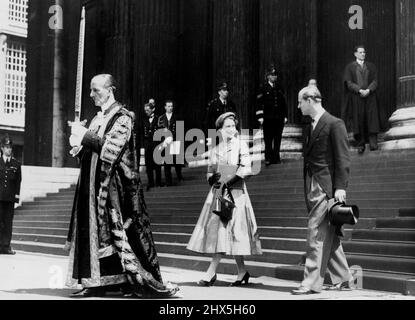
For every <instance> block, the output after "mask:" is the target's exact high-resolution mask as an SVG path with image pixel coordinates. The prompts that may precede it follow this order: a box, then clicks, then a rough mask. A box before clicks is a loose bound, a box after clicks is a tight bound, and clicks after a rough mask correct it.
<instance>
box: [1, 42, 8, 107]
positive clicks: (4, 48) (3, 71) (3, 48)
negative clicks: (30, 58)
mask: <svg viewBox="0 0 415 320" xmlns="http://www.w3.org/2000/svg"><path fill="white" fill-rule="evenodd" d="M6 52H7V36H6V35H5V34H0V114H1V113H3V108H4V88H5V82H6V78H5V75H6Z"/></svg>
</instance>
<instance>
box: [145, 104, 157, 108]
mask: <svg viewBox="0 0 415 320" xmlns="http://www.w3.org/2000/svg"><path fill="white" fill-rule="evenodd" d="M145 107H149V108H150V109H155V108H156V106H155V105H154V104H152V103H146V104H145V105H144V108H145Z"/></svg>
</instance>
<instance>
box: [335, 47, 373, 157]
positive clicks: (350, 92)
mask: <svg viewBox="0 0 415 320" xmlns="http://www.w3.org/2000/svg"><path fill="white" fill-rule="evenodd" d="M354 55H355V57H356V60H355V61H353V62H351V63H349V64H348V65H347V66H346V68H345V70H344V75H343V84H344V90H345V94H344V100H343V106H342V118H343V120H344V121H345V122H346V124H347V125H348V126H349V127H350V129H351V131H352V132H353V134H354V138H355V140H356V143H357V144H356V145H357V147H358V152H359V153H360V154H362V153H363V152H364V151H365V144H366V142H367V141H368V140H369V147H370V150H371V151H373V150H377V149H378V143H377V134H378V132H379V111H378V102H377V97H376V89H377V87H378V74H377V70H376V67H375V65H374V64H373V63H370V62H367V61H365V58H366V51H365V47H364V46H362V45H358V46H356V47H355V51H354Z"/></svg>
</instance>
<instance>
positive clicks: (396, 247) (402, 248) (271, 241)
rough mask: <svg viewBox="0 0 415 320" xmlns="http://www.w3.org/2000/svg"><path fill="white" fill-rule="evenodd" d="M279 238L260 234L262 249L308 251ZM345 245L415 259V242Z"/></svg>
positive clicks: (171, 235)
mask: <svg viewBox="0 0 415 320" xmlns="http://www.w3.org/2000/svg"><path fill="white" fill-rule="evenodd" d="M153 234H154V239H155V240H156V241H158V242H165V243H171V244H173V243H182V244H187V243H188V242H189V240H190V236H191V234H190V233H178V232H153ZM278 236H279V235H274V236H273V237H269V236H263V235H262V234H260V237H261V245H262V248H263V249H267V250H278V251H281V250H282V251H301V252H305V251H306V250H307V247H306V239H305V238H281V237H278ZM343 245H344V251H345V252H347V253H360V254H371V255H376V254H377V255H387V256H400V257H415V242H413V243H408V242H394V243H392V242H373V241H344V242H343ZM414 272H415V270H414Z"/></svg>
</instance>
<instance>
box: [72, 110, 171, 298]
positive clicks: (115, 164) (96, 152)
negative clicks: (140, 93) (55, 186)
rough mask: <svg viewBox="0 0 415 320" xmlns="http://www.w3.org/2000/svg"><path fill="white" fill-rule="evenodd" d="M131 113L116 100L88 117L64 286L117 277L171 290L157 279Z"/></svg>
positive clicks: (100, 283) (116, 279)
mask: <svg viewBox="0 0 415 320" xmlns="http://www.w3.org/2000/svg"><path fill="white" fill-rule="evenodd" d="M134 132H135V130H134V114H133V113H131V112H128V111H127V110H126V109H125V108H123V107H122V106H121V105H120V104H119V103H118V102H116V103H114V104H113V105H112V106H111V107H110V108H109V109H108V110H106V111H105V113H104V114H102V113H100V112H99V113H98V115H97V116H96V117H95V118H94V119H93V120H92V122H91V124H90V127H89V130H88V131H87V133H86V134H85V136H84V138H83V140H82V150H81V151H80V152H79V154H78V156H79V158H80V161H81V166H80V176H79V180H78V184H77V187H76V193H75V198H74V204H73V209H72V217H71V224H70V229H69V233H68V239H67V240H68V243H69V244H70V246H69V247H70V254H69V270H68V279H67V285H68V286H75V285H77V284H81V285H82V286H83V287H98V286H105V285H113V284H120V283H126V282H128V283H130V284H133V285H134V288H135V291H141V292H142V291H143V290H144V292H147V293H148V292H149V291H150V292H157V293H167V294H172V293H174V292H173V291H175V290H172V289H171V288H170V289H168V288H166V286H165V285H164V284H163V282H162V278H161V274H160V268H159V262H158V259H157V254H156V250H155V247H154V241H153V237H152V233H151V230H150V221H149V217H148V214H147V212H146V204H145V202H144V196H143V191H142V188H141V182H140V177H139V174H138V172H139V169H138V168H139V166H138V161H137V153H136V137H135V134H134Z"/></svg>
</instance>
